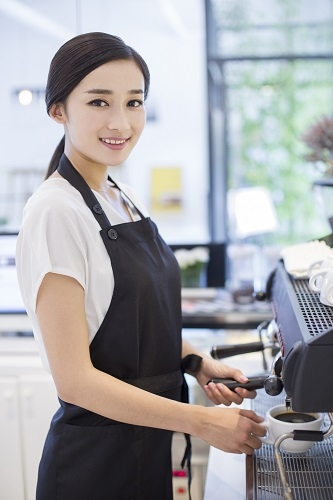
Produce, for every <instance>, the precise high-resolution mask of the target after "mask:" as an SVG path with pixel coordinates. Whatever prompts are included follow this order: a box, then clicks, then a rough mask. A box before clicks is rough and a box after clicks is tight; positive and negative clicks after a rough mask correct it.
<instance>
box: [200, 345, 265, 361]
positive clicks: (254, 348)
mask: <svg viewBox="0 0 333 500" xmlns="http://www.w3.org/2000/svg"><path fill="white" fill-rule="evenodd" d="M264 348H265V346H264V344H263V343H262V342H250V343H248V344H231V345H215V346H213V347H212V349H211V351H210V355H211V357H212V358H214V359H223V358H229V357H230V356H238V355H239V354H248V353H249V352H258V351H263V350H264Z"/></svg>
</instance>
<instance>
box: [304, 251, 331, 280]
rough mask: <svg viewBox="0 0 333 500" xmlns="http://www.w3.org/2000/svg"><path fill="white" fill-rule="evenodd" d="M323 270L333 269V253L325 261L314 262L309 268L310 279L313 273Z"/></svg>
mask: <svg viewBox="0 0 333 500" xmlns="http://www.w3.org/2000/svg"><path fill="white" fill-rule="evenodd" d="M321 269H333V253H330V254H329V255H327V256H326V257H325V258H324V259H320V260H317V261H315V262H312V264H311V265H310V266H309V268H308V276H309V278H311V276H312V275H313V273H315V272H316V271H319V270H321Z"/></svg>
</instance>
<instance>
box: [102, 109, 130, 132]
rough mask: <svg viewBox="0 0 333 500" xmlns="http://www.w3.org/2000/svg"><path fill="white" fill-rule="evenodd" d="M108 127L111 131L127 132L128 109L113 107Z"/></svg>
mask: <svg viewBox="0 0 333 500" xmlns="http://www.w3.org/2000/svg"><path fill="white" fill-rule="evenodd" d="M107 127H108V129H110V130H119V131H123V130H127V129H128V128H129V121H128V115H127V109H126V108H123V107H122V106H113V107H112V108H111V109H110V114H109V119H108V125H107Z"/></svg>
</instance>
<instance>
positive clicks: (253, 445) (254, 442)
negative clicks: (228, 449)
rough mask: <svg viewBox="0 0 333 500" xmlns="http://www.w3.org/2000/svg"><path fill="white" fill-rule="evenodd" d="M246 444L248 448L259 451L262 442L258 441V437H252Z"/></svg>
mask: <svg viewBox="0 0 333 500" xmlns="http://www.w3.org/2000/svg"><path fill="white" fill-rule="evenodd" d="M247 444H248V446H250V447H251V448H253V449H254V450H259V448H261V446H262V441H260V439H259V438H258V437H256V436H253V435H252V436H251V437H250V438H249V440H248V442H247Z"/></svg>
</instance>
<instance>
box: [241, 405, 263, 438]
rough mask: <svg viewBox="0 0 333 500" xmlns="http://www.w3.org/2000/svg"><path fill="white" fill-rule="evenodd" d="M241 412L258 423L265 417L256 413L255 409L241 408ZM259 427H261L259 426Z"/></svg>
mask: <svg viewBox="0 0 333 500" xmlns="http://www.w3.org/2000/svg"><path fill="white" fill-rule="evenodd" d="M239 413H240V415H242V416H243V417H246V418H249V419H250V420H253V422H257V423H258V424H260V423H261V422H263V421H264V418H262V417H260V416H259V415H257V414H256V413H254V411H252V410H245V409H244V408H240V410H239ZM261 427H262V426H261ZM258 429H259V427H258ZM258 435H259V434H258Z"/></svg>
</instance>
